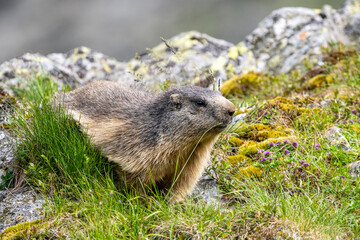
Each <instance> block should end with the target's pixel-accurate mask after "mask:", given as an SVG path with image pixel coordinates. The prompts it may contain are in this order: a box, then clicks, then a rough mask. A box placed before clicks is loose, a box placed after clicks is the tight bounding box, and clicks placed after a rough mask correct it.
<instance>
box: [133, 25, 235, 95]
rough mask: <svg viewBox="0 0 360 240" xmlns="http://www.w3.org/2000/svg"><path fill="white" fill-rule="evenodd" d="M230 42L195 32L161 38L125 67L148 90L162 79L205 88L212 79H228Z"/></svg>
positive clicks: (157, 84) (155, 87)
mask: <svg viewBox="0 0 360 240" xmlns="http://www.w3.org/2000/svg"><path fill="white" fill-rule="evenodd" d="M232 46H233V44H232V43H229V42H226V41H224V40H220V39H216V38H213V37H210V36H209V35H207V34H204V33H199V32H196V31H191V32H185V33H181V34H179V35H176V36H174V37H172V38H171V39H169V40H164V41H163V42H162V43H161V44H159V45H157V46H156V47H154V48H152V49H149V50H147V51H146V52H145V53H143V54H140V55H138V56H136V57H135V58H133V59H132V60H130V61H129V63H128V64H127V69H128V70H129V71H130V72H131V73H132V74H133V75H134V76H136V78H137V79H138V80H139V81H141V82H142V83H144V85H146V86H147V87H149V88H150V89H154V90H157V89H159V88H160V85H161V84H164V83H165V81H170V83H171V84H176V85H186V84H187V85H189V84H197V85H200V86H204V87H207V86H209V85H210V84H211V83H212V82H213V81H214V80H215V79H219V78H220V79H227V78H228V76H227V73H226V71H225V68H224V66H225V64H226V63H227V62H228V57H227V52H228V51H229V48H230V47H232Z"/></svg>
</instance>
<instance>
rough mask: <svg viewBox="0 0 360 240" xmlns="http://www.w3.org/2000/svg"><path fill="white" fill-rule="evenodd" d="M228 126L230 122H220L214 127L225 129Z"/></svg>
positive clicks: (215, 128)
mask: <svg viewBox="0 0 360 240" xmlns="http://www.w3.org/2000/svg"><path fill="white" fill-rule="evenodd" d="M227 126H229V123H220V124H218V125H216V126H215V127H214V130H221V131H222V130H224V129H225V128H227Z"/></svg>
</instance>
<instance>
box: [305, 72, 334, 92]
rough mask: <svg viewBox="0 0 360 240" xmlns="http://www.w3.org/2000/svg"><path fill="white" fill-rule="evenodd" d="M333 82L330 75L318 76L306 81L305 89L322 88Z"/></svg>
mask: <svg viewBox="0 0 360 240" xmlns="http://www.w3.org/2000/svg"><path fill="white" fill-rule="evenodd" d="M333 82H334V80H333V77H332V76H331V75H325V74H319V75H316V76H315V77H313V78H311V79H309V80H308V82H307V87H308V88H309V89H315V88H323V87H326V86H327V85H329V84H330V83H333Z"/></svg>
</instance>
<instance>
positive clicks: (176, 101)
mask: <svg viewBox="0 0 360 240" xmlns="http://www.w3.org/2000/svg"><path fill="white" fill-rule="evenodd" d="M170 101H171V106H173V107H174V108H176V109H180V108H181V96H180V94H177V93H174V94H171V95H170Z"/></svg>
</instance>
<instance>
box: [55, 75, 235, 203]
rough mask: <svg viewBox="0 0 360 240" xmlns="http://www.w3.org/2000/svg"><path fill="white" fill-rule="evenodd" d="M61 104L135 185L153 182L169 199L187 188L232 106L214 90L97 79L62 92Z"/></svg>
mask: <svg viewBox="0 0 360 240" xmlns="http://www.w3.org/2000/svg"><path fill="white" fill-rule="evenodd" d="M62 103H63V105H64V107H65V108H66V109H68V110H69V111H70V113H71V115H72V117H73V118H74V120H76V121H79V122H80V124H81V125H82V126H83V127H85V128H86V129H87V132H88V134H89V135H90V136H91V137H92V141H93V142H94V144H95V145H96V146H98V147H101V148H102V150H103V153H104V154H105V155H106V156H107V157H108V158H109V160H110V161H113V162H116V163H118V164H119V165H120V168H121V170H120V171H119V173H120V174H121V175H123V176H124V177H125V179H126V182H127V183H128V184H130V185H133V186H135V187H140V186H141V185H151V184H152V183H153V182H155V184H157V185H158V186H161V187H162V188H164V189H165V190H167V189H169V188H170V187H171V185H172V183H173V180H174V179H175V178H177V179H178V180H177V181H176V182H175V184H174V186H173V194H174V199H175V200H181V199H182V198H183V197H184V196H185V195H186V194H188V193H189V192H191V190H192V189H193V187H194V185H195V184H196V182H197V180H198V179H199V178H200V176H201V175H202V173H203V170H204V168H205V166H206V164H207V161H208V160H209V157H210V151H211V148H212V146H213V145H214V143H215V141H216V140H217V138H218V136H219V134H220V132H221V131H223V130H224V129H225V128H226V127H227V126H228V124H229V123H230V122H231V120H232V116H233V114H234V112H235V106H234V105H233V104H232V103H231V102H230V101H228V100H227V99H225V98H224V97H223V96H221V94H220V93H219V92H215V91H211V90H209V89H204V88H200V87H194V86H191V87H175V88H171V89H169V90H166V91H164V92H162V93H160V94H158V95H152V94H150V93H148V92H146V91H144V90H142V89H140V88H137V87H128V86H124V85H122V84H118V83H114V82H108V81H97V82H93V83H90V84H87V85H85V86H84V87H81V88H79V89H76V90H74V91H71V92H68V93H65V94H64V96H63V100H62Z"/></svg>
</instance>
